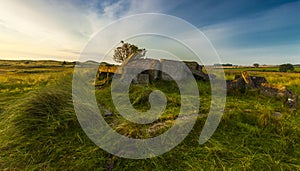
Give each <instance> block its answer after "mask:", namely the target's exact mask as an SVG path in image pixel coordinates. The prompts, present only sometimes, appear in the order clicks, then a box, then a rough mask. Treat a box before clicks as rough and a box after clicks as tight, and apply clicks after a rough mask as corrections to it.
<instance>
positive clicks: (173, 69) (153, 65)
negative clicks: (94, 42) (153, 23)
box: [99, 59, 298, 109]
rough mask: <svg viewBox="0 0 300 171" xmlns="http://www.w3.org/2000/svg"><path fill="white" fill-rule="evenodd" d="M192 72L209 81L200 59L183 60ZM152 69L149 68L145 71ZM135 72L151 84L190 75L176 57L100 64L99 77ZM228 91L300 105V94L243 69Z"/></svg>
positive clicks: (138, 78)
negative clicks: (122, 63) (254, 94)
mask: <svg viewBox="0 0 300 171" xmlns="http://www.w3.org/2000/svg"><path fill="white" fill-rule="evenodd" d="M183 63H184V64H185V65H186V66H187V68H188V69H189V70H190V72H191V73H192V74H193V75H194V77H195V78H196V79H198V80H199V79H201V80H204V81H208V80H209V76H208V74H206V73H204V72H203V70H202V69H203V66H202V65H199V64H198V63H197V62H190V61H183ZM145 68H148V69H147V70H144V69H145ZM162 69H164V70H167V71H168V72H169V73H173V74H172V75H175V76H176V78H172V77H170V76H169V75H168V74H166V73H164V72H161V70H162ZM134 71H141V72H137V73H139V74H138V75H137V76H136V77H135V78H134V79H133V81H132V83H136V84H148V83H150V82H153V81H157V80H164V81H171V80H173V79H176V80H184V79H185V78H186V76H187V74H189V72H188V71H186V67H182V62H180V61H174V60H166V59H161V60H156V59H139V60H133V61H130V62H128V63H127V64H126V65H125V66H122V67H120V66H118V65H111V64H104V65H100V67H99V78H100V77H101V76H102V78H103V77H106V79H104V80H103V83H101V84H105V83H107V81H108V80H109V79H108V78H110V77H111V76H112V75H114V74H116V75H119V76H120V77H122V75H125V74H126V73H133V72H134ZM226 83H227V92H228V93H229V94H230V93H232V92H237V91H238V92H242V93H244V92H245V91H246V90H253V91H258V92H259V93H260V94H263V95H266V96H270V97H277V98H281V99H284V100H285V103H286V105H287V106H288V107H290V108H292V109H296V108H297V105H298V95H296V94H295V93H293V92H291V91H290V90H288V89H287V88H286V87H284V86H275V85H272V84H269V83H268V81H267V80H266V79H265V77H258V76H250V75H249V74H248V73H247V72H245V71H244V72H242V74H241V75H236V76H235V78H234V80H226Z"/></svg>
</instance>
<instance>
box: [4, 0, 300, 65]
mask: <svg viewBox="0 0 300 171" xmlns="http://www.w3.org/2000/svg"><path fill="white" fill-rule="evenodd" d="M261 3H263V4H264V5H261V6H259V5H257V3H256V2H252V1H229V2H226V3H225V2H216V1H209V0H204V1H185V0H184V1H183V0H180V1H176V2H175V1H171V0H131V1H130V0H114V1H111V0H103V1H99V0H89V1H84V0H64V1H60V0H52V1H47V0H26V1H22V0H9V1H3V2H1V5H0V41H1V45H0V58H6V59H16V58H19V57H21V58H36V59H43V58H44V59H64V60H76V59H77V57H78V55H79V52H80V51H81V50H82V48H84V46H85V44H86V43H87V42H88V40H89V39H90V38H91V36H92V35H94V33H96V32H97V31H99V29H100V28H102V27H104V26H106V25H107V24H109V23H111V22H112V21H115V20H116V19H119V18H121V17H124V16H129V15H133V14H138V13H155V12H158V13H166V14H172V15H175V16H178V17H181V18H184V19H187V20H188V21H190V22H192V24H194V25H196V26H198V27H199V29H200V30H201V31H203V32H204V33H205V34H206V36H207V37H208V38H209V39H210V40H211V42H212V43H213V45H214V46H215V48H216V50H217V51H218V52H219V54H220V56H221V57H222V59H223V61H224V62H233V63H239V64H244V63H247V64H249V63H251V61H255V62H261V63H268V61H272V62H273V61H274V62H275V63H276V62H277V63H279V61H282V60H281V58H280V56H283V55H284V54H285V57H284V59H286V60H287V61H288V60H289V61H293V62H295V63H300V61H299V59H300V56H299V54H300V53H299V47H300V46H299V45H300V29H299V28H300V22H299V21H298V18H299V17H300V15H299V12H298V11H299V9H300V2H299V1H297V2H290V3H282V5H280V3H277V4H276V3H270V2H261ZM259 4H260V2H259ZM278 4H279V5H278ZM268 5H271V6H272V7H268ZM257 6H258V7H257ZM137 27H138V26H137ZM140 27H153V28H155V26H153V25H151V24H149V25H147V26H140ZM170 29H176V28H170ZM125 30H126V26H124V28H120V31H116V32H115V33H114V34H121V31H125ZM111 36H113V35H111ZM182 36H183V37H185V38H186V39H191V40H192V39H193V36H192V35H191V34H187V33H182ZM103 53H104V52H103ZM273 59H275V60H273Z"/></svg>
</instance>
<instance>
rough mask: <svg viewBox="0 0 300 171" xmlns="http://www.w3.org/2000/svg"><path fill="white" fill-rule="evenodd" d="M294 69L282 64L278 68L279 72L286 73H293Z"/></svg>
mask: <svg viewBox="0 0 300 171" xmlns="http://www.w3.org/2000/svg"><path fill="white" fill-rule="evenodd" d="M294 70H295V68H294V66H293V65H292V64H282V65H280V66H279V71H280V72H288V71H294Z"/></svg>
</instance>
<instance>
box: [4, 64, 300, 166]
mask: <svg viewBox="0 0 300 171" xmlns="http://www.w3.org/2000/svg"><path fill="white" fill-rule="evenodd" d="M27 70H28V69H27ZM29 71H30V70H29ZM71 72H72V70H71V69H68V68H64V69H61V70H60V69H57V68H56V69H49V70H48V71H47V72H17V71H12V70H9V71H7V72H5V73H0V81H1V82H0V86H1V87H0V137H1V138H0V152H1V153H0V169H1V170H27V169H28V170H106V169H107V168H108V166H109V165H110V166H112V168H113V170H299V169H300V157H299V156H300V126H299V122H300V115H299V114H300V111H299V109H298V110H296V111H292V110H290V109H288V108H286V107H285V105H284V103H283V101H281V100H280V99H275V98H270V97H264V96H262V95H259V94H257V93H255V92H246V94H235V95H229V96H228V97H227V103H226V108H225V113H224V115H223V117H222V120H221V123H220V125H219V127H218V129H217V130H216V132H215V133H214V135H213V136H212V138H211V139H210V140H209V141H208V142H207V143H205V144H203V145H199V143H198V138H199V135H200V133H201V130H202V127H203V125H204V123H205V120H206V117H207V113H208V111H209V106H210V93H209V90H210V85H209V83H208V82H202V81H198V87H199V93H200V102H201V105H200V109H199V114H201V117H199V118H198V120H197V122H196V124H195V126H194V128H193V130H192V131H191V132H190V134H189V135H188V136H187V138H186V139H185V140H184V141H183V142H182V143H180V144H179V145H178V146H177V147H175V148H174V149H172V150H171V151H169V152H167V153H165V154H163V155H162V156H158V157H154V158H150V159H144V160H132V159H124V158H119V157H116V156H112V155H110V154H109V153H107V152H105V151H103V150H101V149H100V148H99V147H97V146H96V145H95V144H94V143H93V142H91V140H90V139H89V138H88V137H87V136H86V135H85V134H84V132H83V131H82V129H81V127H80V125H79V123H78V121H77V118H76V115H75V113H74V109H73V104H72V96H71V80H72V75H71ZM238 72H240V71H237V70H226V75H227V77H229V78H230V77H233V75H235V74H236V73H238ZM250 74H251V75H260V76H265V77H266V78H267V80H268V81H269V82H270V83H272V84H282V85H285V86H287V87H288V88H289V89H291V90H293V91H295V92H297V93H298V94H300V89H299V85H300V82H299V80H300V79H299V77H300V76H299V74H297V73H279V72H276V73H270V72H268V73H265V72H256V71H252V72H250ZM157 89H159V90H161V91H163V92H164V93H165V95H166V97H167V100H168V105H167V108H166V110H165V111H164V113H163V115H162V116H161V117H160V119H159V120H158V121H156V122H155V123H153V124H148V125H137V124H133V123H130V122H128V121H126V120H125V119H124V118H122V117H120V115H118V112H117V111H116V109H115V108H114V105H113V104H112V100H111V97H110V87H109V86H106V87H104V88H103V89H100V90H97V91H96V96H97V97H98V102H99V104H101V106H104V107H105V108H107V109H109V110H111V111H113V112H114V113H115V114H116V115H115V116H113V117H108V118H107V122H108V123H110V124H111V126H112V128H114V129H115V130H116V131H117V132H119V133H121V134H124V135H126V136H129V137H140V138H149V137H153V136H156V135H159V134H161V133H163V132H164V131H166V130H167V129H168V128H169V127H170V126H172V124H173V121H174V120H175V119H176V117H177V114H178V111H179V109H180V94H179V93H178V89H177V86H176V84H174V83H168V82H160V83H158V84H150V85H148V86H141V85H132V86H131V88H130V99H131V102H132V103H133V105H134V107H135V108H137V109H138V110H140V111H145V110H147V109H148V108H149V103H148V95H149V93H150V92H151V91H152V90H157ZM274 112H280V113H281V114H282V116H281V117H275V116H274ZM149 130H151V131H152V132H151V131H149ZM153 130H154V132H153Z"/></svg>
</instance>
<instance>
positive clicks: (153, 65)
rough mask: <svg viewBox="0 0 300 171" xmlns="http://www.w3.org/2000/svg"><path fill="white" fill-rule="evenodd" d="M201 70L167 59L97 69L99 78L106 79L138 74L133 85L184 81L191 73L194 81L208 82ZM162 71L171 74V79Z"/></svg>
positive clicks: (134, 61)
mask: <svg viewBox="0 0 300 171" xmlns="http://www.w3.org/2000/svg"><path fill="white" fill-rule="evenodd" d="M183 64H185V65H183ZM145 69H146V70H145ZM187 69H188V70H189V71H188V70H187ZM202 69H203V66H201V65H199V64H198V63H197V62H189V61H183V62H181V61H174V60H167V59H161V60H157V59H139V60H133V61H130V62H128V63H127V64H126V65H124V66H118V65H109V64H102V65H100V67H99V77H102V78H103V77H105V76H107V77H108V76H110V75H112V74H117V75H120V76H122V75H126V74H130V73H139V74H138V75H137V76H136V77H135V78H134V79H133V83H139V84H148V83H150V82H153V81H155V80H164V81H170V80H173V79H176V80H184V79H185V78H186V77H187V74H190V73H192V74H193V75H194V77H195V78H196V79H202V80H209V76H208V75H207V74H206V73H204V72H203V70H202ZM140 71H141V72H140ZM162 71H167V72H168V73H171V75H173V78H172V77H171V76H170V75H169V74H167V73H166V72H162ZM174 76H175V78H174Z"/></svg>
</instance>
